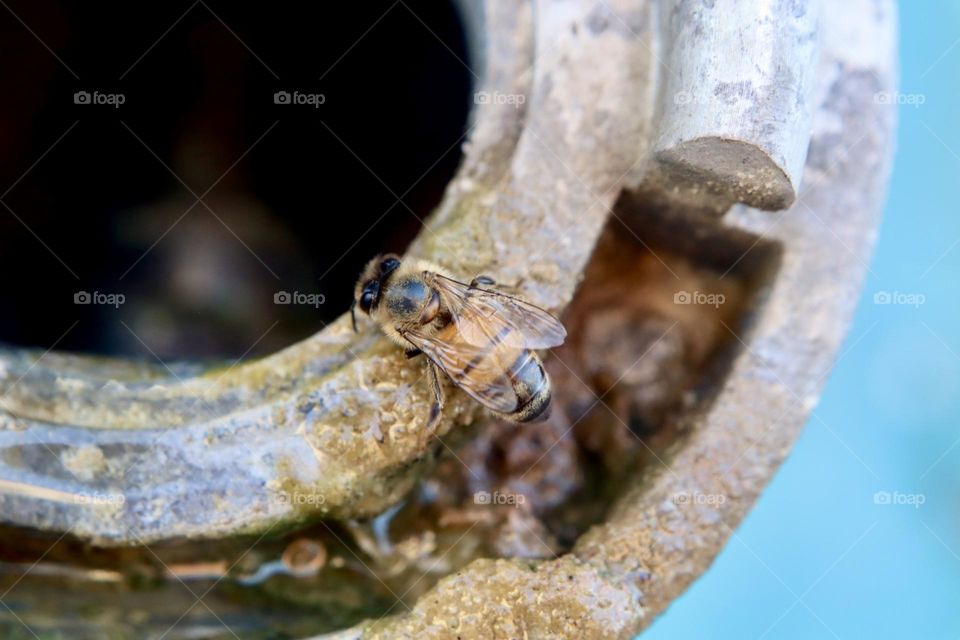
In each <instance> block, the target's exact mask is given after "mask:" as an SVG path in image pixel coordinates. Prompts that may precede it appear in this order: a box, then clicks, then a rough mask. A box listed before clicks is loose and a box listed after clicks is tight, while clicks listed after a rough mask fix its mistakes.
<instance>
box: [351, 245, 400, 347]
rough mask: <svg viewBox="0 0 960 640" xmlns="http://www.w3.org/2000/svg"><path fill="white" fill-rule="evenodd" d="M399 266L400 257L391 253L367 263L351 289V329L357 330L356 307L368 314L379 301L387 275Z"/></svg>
mask: <svg viewBox="0 0 960 640" xmlns="http://www.w3.org/2000/svg"><path fill="white" fill-rule="evenodd" d="M399 266H400V258H398V257H397V256H396V255H394V254H392V253H388V254H384V255H379V256H376V257H375V258H374V259H373V260H371V261H370V262H368V263H367V266H366V267H364V269H363V272H362V273H361V274H360V278H359V279H358V280H357V285H356V286H355V287H354V290H353V304H352V305H351V306H350V316H351V319H352V320H353V330H354V331H356V330H357V316H356V308H357V307H360V311H362V312H364V313H366V314H367V315H370V311H371V310H372V309H374V308H376V306H377V304H378V303H379V302H380V292H381V290H382V289H383V285H384V284H385V282H386V279H387V277H388V276H389V275H390V274H391V273H393V272H394V271H396V270H397V267H399Z"/></svg>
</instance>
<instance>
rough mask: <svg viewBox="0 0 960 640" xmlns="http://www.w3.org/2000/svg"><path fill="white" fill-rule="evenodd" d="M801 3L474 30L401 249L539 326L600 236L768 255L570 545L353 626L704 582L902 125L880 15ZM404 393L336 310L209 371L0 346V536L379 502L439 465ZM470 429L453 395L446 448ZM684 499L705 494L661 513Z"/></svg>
mask: <svg viewBox="0 0 960 640" xmlns="http://www.w3.org/2000/svg"><path fill="white" fill-rule="evenodd" d="M818 6H819V3H817V2H814V1H810V2H800V1H795V2H787V1H786V0H782V1H773V0H768V1H761V0H755V1H753V2H739V3H732V1H731V2H726V1H722V0H717V1H716V2H708V1H704V2H692V1H691V2H684V1H679V0H676V1H673V0H662V1H661V2H655V1H653V0H649V1H644V0H610V1H608V2H594V1H588V0H563V1H561V0H543V1H541V2H536V3H527V2H519V3H505V2H499V1H497V0H491V1H490V2H487V3H484V4H483V11H482V15H481V12H477V11H474V13H473V15H474V20H473V22H472V23H471V24H476V25H482V26H483V29H484V30H485V32H484V35H483V37H481V38H476V39H475V40H474V42H475V43H476V44H477V45H478V46H482V47H483V51H484V54H483V56H482V59H483V60H484V65H485V66H484V68H483V74H482V75H483V81H482V84H481V86H480V87H478V91H482V92H484V95H485V96H486V97H484V98H478V101H477V102H478V105H477V107H476V109H475V112H474V116H473V121H472V122H473V129H472V132H471V134H470V136H469V138H470V142H469V144H468V145H467V148H466V154H465V159H464V162H463V165H462V167H461V169H460V171H459V173H458V175H457V177H456V178H455V179H454V181H453V182H452V183H451V184H450V186H449V188H448V190H447V193H446V195H445V197H444V200H443V202H442V204H441V206H440V207H439V209H438V211H437V212H436V213H435V214H434V215H433V216H432V217H431V219H430V220H429V221H428V224H427V226H426V228H425V229H424V231H423V232H422V233H421V234H420V236H419V238H418V239H417V240H416V241H415V243H414V244H413V246H412V247H411V248H410V251H409V252H410V254H411V255H416V256H418V257H424V258H429V259H432V260H433V261H435V262H438V263H440V264H441V265H443V266H445V267H447V268H448V269H450V270H451V271H452V272H454V273H461V274H465V275H471V274H476V273H489V274H491V275H493V276H494V277H496V278H497V279H498V280H499V281H501V282H504V283H508V284H510V285H514V286H517V287H518V288H519V289H520V290H521V291H522V292H523V293H524V294H525V295H526V296H527V297H529V298H530V299H532V300H534V301H536V302H538V303H540V304H542V305H544V306H546V307H548V308H550V309H551V310H553V311H556V312H559V311H561V310H562V309H563V308H564V307H565V306H566V305H567V304H568V303H569V302H570V300H571V299H572V297H573V293H574V289H575V288H576V286H577V284H578V282H579V279H580V277H581V275H582V273H583V271H584V268H585V266H586V264H587V262H588V260H589V258H590V256H591V252H592V250H593V247H594V244H595V242H596V240H597V238H598V237H599V236H600V233H601V229H602V228H603V227H604V225H605V224H609V225H610V228H611V229H613V230H614V231H615V232H619V233H621V234H634V235H637V236H638V237H640V238H643V237H648V238H649V237H652V236H656V235H657V234H660V236H666V235H669V234H670V233H671V230H675V229H679V230H682V231H684V235H683V237H677V238H675V239H673V242H675V243H676V246H678V247H679V246H681V245H682V246H684V247H686V248H687V249H690V248H691V247H692V248H693V249H694V250H697V248H698V247H700V248H701V249H702V250H703V251H704V252H706V253H709V252H711V251H714V252H715V251H719V250H720V249H719V248H722V247H724V246H728V245H727V244H725V242H726V241H725V240H724V237H725V234H736V235H738V236H744V235H745V234H746V233H752V234H754V235H755V236H756V238H755V239H756V248H755V249H753V250H750V251H746V252H744V255H743V257H742V258H741V257H738V256H736V255H734V256H726V257H725V258H724V260H723V261H725V262H726V263H728V264H729V269H730V270H731V271H732V270H733V269H735V268H738V267H737V265H738V264H740V266H741V267H742V266H743V265H742V264H741V261H742V263H747V264H750V263H752V261H753V259H754V258H755V256H756V252H760V251H764V252H765V251H766V249H767V248H768V247H770V246H773V247H776V249H777V252H778V253H779V255H780V256H781V257H780V262H779V264H778V265H776V266H777V269H776V272H775V273H773V274H772V275H770V274H767V275H769V284H768V286H767V287H766V288H765V289H764V290H763V292H762V296H761V298H760V301H759V302H758V303H757V306H756V308H754V309H753V310H752V311H751V314H750V318H751V319H752V320H751V322H750V323H749V325H748V326H747V329H746V331H742V332H741V331H740V330H739V328H738V329H737V332H738V333H741V335H737V336H735V337H733V338H734V340H735V341H736V342H737V343H738V344H739V345H740V346H739V353H738V355H737V357H736V358H735V359H734V360H733V362H732V364H731V366H730V368H729V370H728V371H726V372H725V375H724V377H723V379H722V380H721V381H719V383H718V385H717V386H718V388H717V393H716V395H715V397H714V398H713V400H712V401H711V402H710V403H709V404H708V405H705V406H697V407H693V408H692V409H691V411H690V413H689V415H688V416H687V418H686V425H685V426H686V429H685V436H684V437H682V438H679V439H678V440H677V441H676V443H675V444H674V446H673V447H672V448H671V449H670V451H669V453H668V454H667V455H664V456H661V459H660V460H659V462H658V463H657V464H654V465H652V466H649V467H644V472H643V474H642V475H640V474H638V477H636V478H635V479H634V481H633V482H632V485H631V487H630V488H629V490H628V491H626V492H625V493H624V494H623V495H622V496H621V497H620V498H619V499H618V501H617V503H616V505H615V507H614V509H613V510H612V511H611V512H610V513H609V517H608V518H607V520H606V522H604V523H603V524H600V525H597V526H595V527H594V528H592V529H591V530H590V531H589V532H588V533H587V534H586V535H584V536H583V537H582V538H581V539H580V540H579V541H578V542H577V544H576V545H575V547H574V549H573V551H572V552H571V553H568V554H567V555H564V556H562V557H560V558H558V559H555V560H550V561H530V560H523V561H521V560H510V559H501V560H477V561H475V562H473V563H471V564H470V565H468V566H467V567H465V568H463V569H462V570H460V571H457V572H456V573H454V574H452V575H449V576H447V577H446V578H443V579H442V580H441V581H440V582H439V583H438V584H437V586H436V587H435V588H433V589H432V590H431V591H429V592H427V593H426V594H425V595H424V596H422V597H421V598H420V599H419V600H418V602H417V604H416V605H415V606H414V607H413V608H412V610H410V611H409V612H407V613H405V614H403V615H398V616H394V617H389V618H385V619H383V620H380V621H377V622H376V623H368V624H365V625H361V626H360V627H358V628H357V629H355V630H352V631H347V632H345V635H344V636H343V637H360V636H363V637H384V638H387V637H389V638H398V637H414V636H417V637H420V638H433V637H435V638H444V637H450V636H451V635H459V636H460V637H463V638H472V637H477V638H480V637H492V636H493V635H495V634H501V635H507V636H509V635H524V634H525V635H527V636H528V637H558V638H560V637H595V638H616V637H624V638H626V637H630V636H631V635H633V634H634V633H636V632H637V631H638V630H639V629H641V628H642V627H643V626H644V625H645V624H647V623H649V621H650V620H651V619H652V617H653V616H654V615H656V613H658V612H659V611H662V610H663V609H664V608H665V607H666V606H667V604H668V603H669V602H670V600H671V599H672V598H673V597H675V596H676V595H677V594H679V593H680V592H681V591H682V590H683V589H684V588H685V587H686V586H687V585H688V584H689V583H690V581H692V580H693V579H694V578H695V577H696V576H697V575H699V574H700V573H701V572H703V571H704V570H705V569H706V568H707V567H708V566H709V564H710V562H711V561H712V559H713V557H714V556H715V555H716V553H717V552H718V551H719V549H720V548H721V547H722V545H723V544H724V543H725V541H726V540H727V539H728V537H729V535H730V534H731V531H732V527H735V526H736V525H737V523H738V522H739V521H740V519H741V518H742V517H743V515H744V514H745V513H746V511H747V510H748V509H749V507H750V505H751V504H752V503H753V501H754V500H755V498H756V497H757V495H758V494H759V492H760V491H761V490H762V487H763V486H764V484H765V483H766V482H767V480H768V479H769V478H770V476H771V475H772V473H773V472H774V470H775V469H776V468H777V466H778V465H779V463H780V461H781V460H782V458H783V456H784V455H786V452H787V451H788V450H789V446H790V444H791V443H792V441H793V439H794V437H795V436H796V434H797V431H798V430H799V428H800V426H801V425H802V424H803V422H804V420H805V419H806V417H807V415H808V414H809V412H810V411H811V410H812V408H813V405H814V403H815V400H816V397H817V395H818V393H819V389H820V387H821V385H822V382H823V377H824V375H825V373H826V372H827V371H828V370H829V367H830V364H831V361H832V359H833V358H834V357H835V354H836V352H837V349H838V347H839V344H840V341H841V340H842V337H843V334H844V331H845V328H846V324H847V321H848V320H849V317H850V315H851V313H852V305H853V303H854V301H855V300H856V295H855V294H856V292H857V291H858V290H859V287H860V283H861V280H862V277H863V272H864V270H865V262H866V260H867V259H868V258H869V253H870V249H871V247H872V242H873V234H874V230H875V228H876V223H877V216H878V212H879V209H880V205H881V202H882V197H883V191H884V186H885V183H886V177H887V169H888V164H889V155H890V150H891V148H892V131H893V114H892V107H891V106H890V105H888V104H884V103H883V101H878V100H876V99H875V96H876V95H877V94H878V93H879V92H883V91H890V90H891V89H892V87H893V86H894V81H895V79H894V70H893V62H892V60H893V55H894V44H893V35H892V34H893V30H894V25H895V16H894V14H893V7H892V3H890V2H886V1H882V0H856V1H855V2H850V3H824V5H823V6H822V7H819V8H818ZM815 25H819V28H816V27H815ZM818 51H819V53H818ZM724 87H726V88H724ZM684 92H685V95H686V94H689V96H690V99H689V100H687V104H684V105H680V104H677V100H676V98H675V96H677V95H680V94H681V93H684ZM497 96H501V97H500V98H498V97H497ZM519 96H522V97H523V99H522V100H519V99H518V97H519ZM511 97H512V98H511ZM751 101H752V102H751ZM811 114H812V118H813V119H812V136H811V135H810V129H809V127H810V124H809V123H810V116H811ZM808 143H809V152H807V148H808ZM852 147H856V153H855V154H850V153H849V150H850V149H851V148H852ZM804 160H805V169H804V171H803V182H802V184H801V181H800V173H801V172H800V167H801V166H804ZM624 186H627V187H630V193H629V194H628V195H627V196H626V197H625V198H623V199H622V200H621V201H620V206H619V207H618V208H617V209H616V211H615V212H614V215H615V218H611V216H610V208H611V206H613V204H614V202H615V201H616V200H617V198H618V196H619V194H620V192H621V189H622V188H623V187H624ZM631 194H632V195H631ZM794 200H796V202H795V203H794V204H793V205H792V206H791V207H790V208H789V209H787V210H786V211H784V212H781V213H776V214H771V213H768V212H764V211H759V210H757V209H752V208H748V207H745V206H737V207H734V208H733V209H732V210H730V211H729V212H727V213H726V214H725V216H724V218H723V220H722V225H721V226H718V225H717V224H716V218H715V216H716V215H717V214H719V213H722V212H724V211H725V210H726V209H727V208H728V206H729V205H730V204H732V203H733V202H735V201H741V202H746V203H748V204H751V205H753V206H757V207H763V208H768V209H777V208H781V207H783V206H785V205H786V204H788V203H790V202H793V201H794ZM654 211H655V212H656V213H655V214H654ZM628 229H629V230H628ZM698 243H699V244H698ZM728 244H729V243H728ZM729 246H741V245H740V244H738V243H733V244H731V245H729ZM747 246H748V247H749V246H751V243H749V242H748V243H747ZM718 247H719V248H718ZM751 253H753V254H754V255H751ZM723 261H721V262H723ZM730 330H731V332H733V331H734V329H733V328H731V329H730ZM741 341H742V343H741ZM638 355H639V354H638ZM421 378H422V368H421V365H420V363H417V362H411V361H407V360H406V359H405V358H404V356H403V354H402V353H401V352H399V350H397V349H396V348H395V347H393V346H392V345H390V344H388V343H387V342H386V341H385V340H384V339H382V338H380V337H378V335H377V333H376V330H375V329H374V328H372V327H364V328H363V329H362V331H361V332H360V334H358V335H354V334H353V333H352V331H351V330H350V328H349V319H348V318H347V317H346V316H344V317H342V318H341V319H340V320H338V321H337V322H335V323H333V324H332V325H331V326H329V327H328V328H326V329H325V330H324V331H322V332H321V333H319V334H317V335H316V336H314V337H312V338H310V339H309V340H307V341H305V342H303V343H300V344H297V345H294V346H292V347H290V348H288V349H286V350H284V351H282V352H280V353H277V354H274V355H272V356H270V357H267V358H265V359H262V360H260V361H256V362H250V363H243V364H240V365H237V366H235V367H225V368H222V369H220V370H217V369H204V368H201V367H199V366H196V365H190V364H184V365H177V366H171V368H170V370H167V369H164V368H161V367H152V366H141V365H135V364H129V363H124V362H119V361H114V360H105V359H99V358H87V357H78V356H66V355H61V354H56V353H51V354H45V355H44V354H40V353H34V352H31V353H24V352H20V351H12V350H6V351H3V352H2V353H0V406H2V409H3V415H2V420H0V519H2V521H3V522H4V523H7V524H14V525H18V526H25V527H31V528H36V529H43V530H52V531H70V532H71V533H73V534H74V535H75V536H78V537H80V538H82V539H86V540H90V541H93V542H95V543H99V544H130V543H138V542H153V541H158V540H165V539H171V538H215V537H221V536H227V535H232V534H237V533H243V532H250V533H257V532H265V531H269V530H272V529H274V528H277V529H279V528H282V527H285V526H292V525H293V524H295V523H297V522H299V521H301V520H303V519H307V518H315V517H320V516H323V517H326V518H332V519H347V518H353V517H357V516H363V515H370V514H375V513H379V512H381V511H383V510H384V509H385V508H386V507H388V506H390V505H391V504H394V503H395V502H397V501H398V500H399V499H400V498H401V497H402V496H403V495H405V494H406V493H407V492H408V491H409V490H410V489H411V488H412V487H413V486H414V485H415V483H416V481H417V480H418V478H420V477H421V475H422V474H423V472H424V470H426V469H427V468H429V466H430V464H431V462H432V460H433V458H434V457H435V454H436V452H437V450H438V448H439V442H438V441H437V439H436V438H435V437H434V436H433V434H430V433H427V432H426V431H425V429H424V427H425V425H426V420H427V415H428V411H429V403H430V397H429V393H428V390H427V389H426V385H424V384H423V380H422V379H421ZM479 415H480V413H479V411H478V410H477V407H476V405H475V404H473V403H471V402H469V401H467V400H465V399H464V398H463V397H462V396H461V394H453V395H451V397H450V399H449V402H448V406H447V408H446V410H445V412H444V418H443V420H442V421H441V423H440V425H439V427H438V429H437V434H438V435H443V434H446V433H448V432H449V431H450V430H451V429H453V428H454V427H456V426H459V425H466V424H469V423H471V422H473V421H474V420H475V419H476V418H478V417H479ZM379 435H382V436H384V443H383V444H382V445H381V444H378V442H377V436H379ZM698 494H699V495H723V496H724V501H723V502H722V504H701V503H697V502H696V501H691V502H688V503H684V502H683V500H678V499H677V497H678V496H684V495H687V496H692V495H698ZM117 496H120V497H122V500H120V499H116V497H117ZM297 496H302V497H303V498H304V499H303V500H299V499H297Z"/></svg>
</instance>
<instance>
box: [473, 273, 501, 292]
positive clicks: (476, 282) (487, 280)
mask: <svg viewBox="0 0 960 640" xmlns="http://www.w3.org/2000/svg"><path fill="white" fill-rule="evenodd" d="M495 284H497V283H496V281H495V280H494V279H493V278H491V277H490V276H484V275H479V276H477V277H476V278H474V279H473V280H471V281H470V288H471V289H476V288H477V287H479V286H480V285H485V286H488V287H489V286H492V285H495Z"/></svg>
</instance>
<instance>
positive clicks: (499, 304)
mask: <svg viewBox="0 0 960 640" xmlns="http://www.w3.org/2000/svg"><path fill="white" fill-rule="evenodd" d="M434 275H435V276H436V279H435V282H436V286H437V288H438V289H439V290H440V295H441V296H444V297H445V298H446V300H447V302H448V304H447V305H446V306H447V308H448V309H450V311H451V313H452V314H453V319H454V322H456V323H457V327H458V328H459V329H460V333H461V335H462V336H463V339H464V340H465V341H466V342H469V343H470V344H474V345H477V346H483V345H486V344H489V342H490V340H491V339H496V340H499V341H502V342H503V344H504V345H506V346H508V347H513V348H515V349H546V348H548V347H556V346H558V345H560V344H563V341H564V339H565V338H566V337H567V330H566V329H564V328H563V325H562V324H560V321H559V320H557V319H556V318H554V317H553V316H552V315H550V314H549V313H548V312H547V311H544V310H543V309H541V308H540V307H538V306H536V305H534V304H531V303H529V302H527V301H525V300H522V299H520V298H517V297H514V296H511V295H507V294H505V293H500V292H499V291H493V290H491V289H481V288H479V287H477V288H471V287H470V285H468V284H464V283H463V282H458V281H457V280H452V279H450V278H447V277H446V276H442V275H440V274H434Z"/></svg>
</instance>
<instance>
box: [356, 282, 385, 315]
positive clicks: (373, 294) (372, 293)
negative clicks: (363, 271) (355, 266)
mask: <svg viewBox="0 0 960 640" xmlns="http://www.w3.org/2000/svg"><path fill="white" fill-rule="evenodd" d="M379 292H380V284H379V283H378V282H376V281H374V282H371V283H370V284H368V285H367V286H366V287H364V289H363V293H362V294H360V303H359V304H360V309H361V310H362V311H363V312H364V313H370V308H371V307H372V306H373V303H374V302H376V301H377V294H378V293H379Z"/></svg>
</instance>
